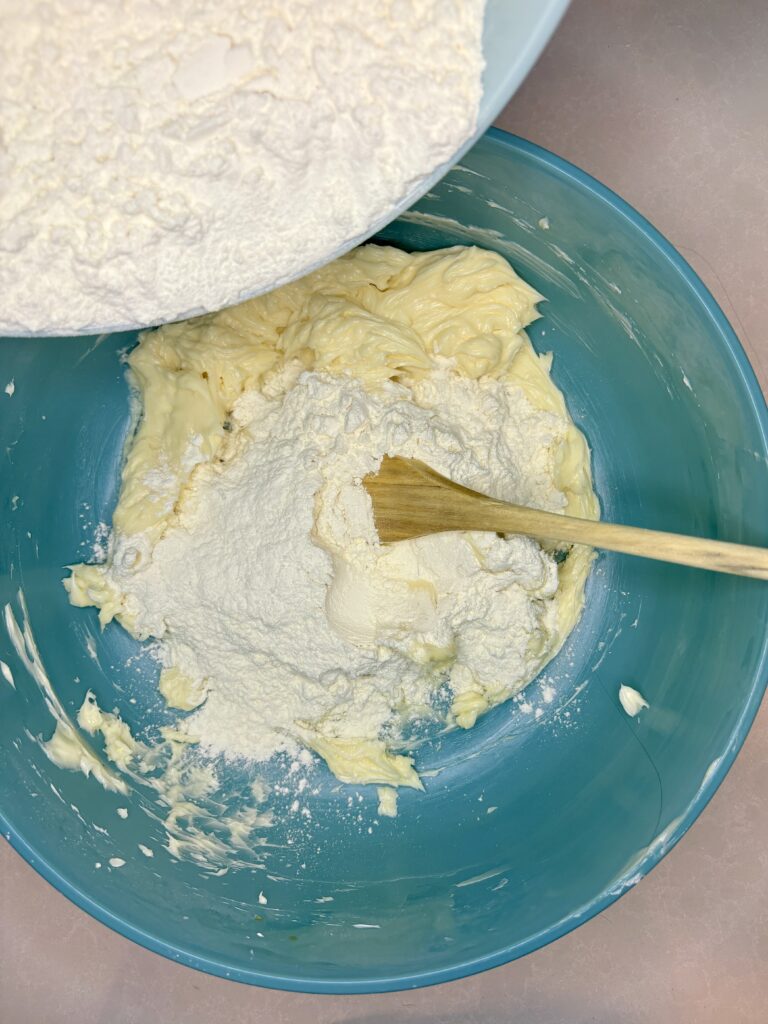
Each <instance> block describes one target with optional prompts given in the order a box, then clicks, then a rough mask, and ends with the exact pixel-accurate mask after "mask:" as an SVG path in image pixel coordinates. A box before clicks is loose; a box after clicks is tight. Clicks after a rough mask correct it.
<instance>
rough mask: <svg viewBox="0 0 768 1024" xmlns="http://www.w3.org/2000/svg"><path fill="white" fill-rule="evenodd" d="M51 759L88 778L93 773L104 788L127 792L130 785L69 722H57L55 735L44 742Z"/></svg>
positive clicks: (45, 749)
mask: <svg viewBox="0 0 768 1024" xmlns="http://www.w3.org/2000/svg"><path fill="white" fill-rule="evenodd" d="M42 749H43V751H44V752H45V754H46V756H47V757H48V759H49V760H50V761H52V762H53V763H54V764H55V765H56V766H57V767H58V768H66V769H67V770H68V771H76V772H82V773H83V775H85V777H86V778H87V777H88V776H89V775H92V776H93V777H94V778H95V779H96V781H97V782H100V783H101V785H102V786H103V787H104V789H109V790H112V791H113V792H115V793H123V794H126V793H127V792H128V786H127V785H126V784H125V782H124V781H123V780H122V779H121V778H119V777H118V776H117V775H115V774H114V772H111V771H109V769H107V768H105V767H104V765H103V764H102V762H101V761H100V760H99V758H98V757H96V755H95V754H94V753H93V751H92V750H90V748H89V747H88V746H87V745H86V744H85V743H83V741H82V739H81V738H80V736H79V735H78V734H77V733H76V732H75V730H74V729H73V728H72V726H71V725H69V724H68V723H67V722H57V723H56V728H55V729H54V730H53V736H51V738H50V739H49V740H46V741H45V742H44V743H43V744H42Z"/></svg>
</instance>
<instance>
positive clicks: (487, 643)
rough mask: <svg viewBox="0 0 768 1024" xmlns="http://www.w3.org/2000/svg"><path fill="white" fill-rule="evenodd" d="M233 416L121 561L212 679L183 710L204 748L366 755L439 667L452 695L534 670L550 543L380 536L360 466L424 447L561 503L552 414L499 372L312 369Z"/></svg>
mask: <svg viewBox="0 0 768 1024" xmlns="http://www.w3.org/2000/svg"><path fill="white" fill-rule="evenodd" d="M233 419H234V420H235V421H236V422H237V423H238V425H239V426H240V427H241V428H244V430H245V434H246V435H247V442H245V443H244V446H243V450H242V451H240V452H239V454H238V455H237V457H236V458H233V459H232V460H231V461H229V462H227V463H225V464H224V465H223V466H222V465H219V464H213V465H211V466H209V467H206V469H205V471H204V472H203V473H201V474H200V475H199V476H198V477H197V480H196V485H195V488H194V490H193V491H192V492H191V493H190V495H189V497H188V498H187V499H186V500H185V501H184V503H183V505H182V508H181V516H180V525H179V528H178V529H175V530H172V531H170V532H169V533H168V534H167V535H166V536H165V538H164V539H162V540H161V541H160V542H159V543H158V544H157V546H156V547H155V549H154V552H153V554H152V558H151V561H150V562H149V564H148V565H147V567H146V569H145V570H144V571H138V572H136V571H135V568H134V565H135V551H136V542H135V540H134V539H132V540H130V541H129V542H128V548H122V549H118V551H117V552H116V556H115V563H114V567H113V575H115V576H116V577H119V581H118V582H119V587H120V589H121V590H122V592H123V593H124V594H126V595H127V606H128V609H129V614H130V615H131V617H132V621H133V622H134V623H135V629H136V631H137V632H138V633H139V634H140V635H144V636H154V637H159V638H164V643H163V645H162V652H163V653H162V657H163V661H164V662H165V664H166V665H167V666H172V667H173V668H172V671H178V672H180V673H182V674H183V676H184V677H187V678H188V679H189V680H190V681H191V683H192V684H193V685H198V684H199V683H200V682H201V681H205V683H206V686H207V699H206V700H205V703H204V704H203V706H202V708H201V709H200V710H199V711H197V712H196V713H195V714H193V715H192V716H191V717H189V718H187V719H186V721H185V724H184V726H183V728H184V729H185V730H187V731H188V732H189V733H190V734H191V735H194V736H197V737H200V739H201V742H202V745H203V747H204V748H206V749H208V750H209V751H211V752H215V753H223V754H225V755H227V756H230V757H237V756H242V757H247V758H255V759H258V760H262V759H265V758H268V757H270V756H271V755H272V754H274V753H275V752H277V751H280V750H287V751H289V752H291V751H295V750H296V749H297V744H301V743H307V744H309V745H310V746H313V747H315V749H317V750H318V751H319V752H320V753H322V754H323V755H324V756H326V757H327V758H328V759H329V761H330V760H332V758H333V757H334V756H338V754H339V752H341V753H342V755H343V754H344V752H345V750H346V749H347V748H346V747H345V744H346V743H350V744H351V746H350V747H349V752H350V756H354V757H357V756H358V753H359V741H360V740H365V741H369V742H371V743H376V742H377V741H378V740H379V739H380V737H381V736H382V735H384V736H386V735H390V736H396V735H397V734H398V731H399V730H398V726H399V725H400V724H402V719H401V718H400V717H399V716H398V713H397V710H396V709H397V708H398V707H401V706H403V705H405V706H406V707H407V708H408V709H409V714H410V715H413V714H417V715H418V714H423V715H427V716H428V715H430V714H432V712H431V705H432V703H433V698H434V694H435V691H436V690H437V688H438V687H439V684H440V679H441V672H440V668H441V664H443V663H444V664H445V665H447V666H449V672H448V678H449V679H450V684H451V687H452V689H453V692H454V694H455V696H456V698H457V699H460V698H461V695H462V694H464V693H467V694H468V695H472V694H475V693H476V692H477V691H478V689H482V688H491V689H494V690H497V691H498V692H499V693H501V692H503V693H505V694H506V695H511V694H512V693H514V692H515V690H516V689H517V688H519V687H520V686H522V685H523V684H524V683H525V682H527V681H528V680H529V679H530V678H531V676H532V675H533V674H535V671H536V668H537V666H538V665H539V663H540V659H541V651H542V648H544V649H545V650H548V649H549V644H548V643H547V642H546V641H544V640H543V639H542V637H549V636H554V635H556V632H557V623H556V608H555V605H554V603H553V602H552V600H551V599H552V598H553V596H554V594H555V592H556V590H557V568H556V564H555V561H554V559H553V558H552V557H551V556H549V555H547V554H545V553H544V552H543V551H542V550H541V548H540V547H539V546H538V545H537V544H536V543H535V542H534V541H531V540H529V539H526V538H522V537H512V538H509V539H501V538H498V537H496V536H494V535H488V534H477V535H465V536H462V537H461V538H457V537H455V536H449V535H448V536H435V537H427V538H422V539H420V540H416V541H412V542H408V543H407V544H402V545H399V546H397V547H396V548H392V549H385V548H382V547H381V546H380V545H379V544H378V542H377V539H376V535H375V530H374V525H373V519H372V513H371V507H370V499H369V498H368V495H367V493H366V492H365V491H364V490H363V488H362V486H361V484H360V479H361V477H362V476H364V475H365V474H367V473H369V472H373V471H374V470H375V469H376V468H377V465H378V463H379V461H380V459H381V457H382V456H383V455H384V454H385V453H389V454H401V455H408V456H418V457H419V458H422V459H424V460H426V461H427V462H428V463H429V464H430V465H432V466H434V467H435V468H436V469H438V470H439V471H440V472H443V473H445V474H447V475H449V476H450V477H451V478H453V479H455V480H457V481H459V482H460V483H464V484H467V485H469V486H472V487H479V488H482V489H483V490H485V491H487V492H489V493H491V494H494V495H495V496H497V497H501V498H507V499H509V500H513V501H518V502H522V503H530V504H534V505H537V506H538V507H542V508H549V509H558V508H562V506H563V497H562V495H561V494H560V493H559V492H558V491H557V490H556V489H555V488H554V486H553V485H552V482H551V478H550V477H549V476H548V474H547V473H546V467H547V463H548V460H549V458H550V454H549V450H550V448H551V446H552V444H553V441H554V440H555V439H556V437H557V435H558V433H559V431H560V430H561V429H562V424H561V423H560V421H559V420H558V418H557V417H555V416H553V415H552V414H550V413H546V412H540V411H537V410H535V409H534V408H533V407H532V406H531V405H530V403H529V402H528V401H527V399H526V398H525V396H524V394H523V392H522V390H521V389H520V388H518V387H514V386H509V385H505V384H503V383H500V382H498V381H486V382H482V383H481V382H477V381H469V380H462V379H460V378H458V377H456V376H455V375H454V376H452V375H450V374H448V373H445V374H442V375H441V374H439V373H438V374H435V375H434V376H433V377H432V378H431V379H428V380H425V381H423V382H420V383H418V384H416V385H414V386H413V388H412V389H408V388H405V387H403V386H399V385H397V384H394V383H392V384H389V385H388V386H387V387H385V388H384V389H383V390H382V391H381V393H379V394H376V395H373V394H370V393H368V392H366V390H365V389H364V387H363V386H362V384H361V383H360V381H357V380H354V379H351V378H343V377H342V378H339V377H336V378H333V377H330V376H327V375H322V374H317V373H305V374H303V375H302V376H301V377H300V378H299V379H298V381H297V382H296V383H295V385H294V386H292V387H290V388H289V390H288V391H287V392H286V393H285V394H284V395H281V396H279V397H277V398H273V399H268V398H266V397H264V395H263V394H261V393H260V392H249V393H247V394H246V395H244V396H243V398H242V399H241V400H240V401H239V402H238V403H237V405H236V406H235V410H234V414H233ZM126 567H127V571H126ZM161 689H162V685H161ZM177 706H178V705H177ZM381 781H387V780H385V779H384V780H381Z"/></svg>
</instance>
